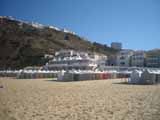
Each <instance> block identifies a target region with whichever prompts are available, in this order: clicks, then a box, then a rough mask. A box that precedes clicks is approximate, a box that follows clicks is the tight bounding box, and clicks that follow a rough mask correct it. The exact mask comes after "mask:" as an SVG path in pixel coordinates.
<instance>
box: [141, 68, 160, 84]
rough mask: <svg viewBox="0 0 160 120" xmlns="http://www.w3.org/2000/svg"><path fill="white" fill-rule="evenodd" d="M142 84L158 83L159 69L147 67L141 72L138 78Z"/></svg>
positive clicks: (159, 78)
mask: <svg viewBox="0 0 160 120" xmlns="http://www.w3.org/2000/svg"><path fill="white" fill-rule="evenodd" d="M140 83H142V84H156V83H160V70H151V69H147V70H145V71H144V72H143V73H142V77H141V80H140Z"/></svg>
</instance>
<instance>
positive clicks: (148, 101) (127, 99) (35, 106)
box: [0, 78, 160, 120]
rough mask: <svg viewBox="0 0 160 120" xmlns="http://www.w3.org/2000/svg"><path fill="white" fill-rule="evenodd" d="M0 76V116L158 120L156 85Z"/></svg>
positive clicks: (14, 119) (13, 119)
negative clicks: (19, 78) (59, 80)
mask: <svg viewBox="0 0 160 120" xmlns="http://www.w3.org/2000/svg"><path fill="white" fill-rule="evenodd" d="M121 82H122V80H118V79H116V80H95V81H78V82H56V81H53V80H47V79H36V80H17V79H13V78H0V119H1V120H158V119H160V85H128V84H123V83H121Z"/></svg>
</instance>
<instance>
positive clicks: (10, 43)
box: [0, 17, 117, 69]
mask: <svg viewBox="0 0 160 120" xmlns="http://www.w3.org/2000/svg"><path fill="white" fill-rule="evenodd" d="M60 49H75V50H83V51H90V52H98V53H103V54H107V55H111V54H115V53H116V52H117V51H116V50H114V49H111V48H110V47H107V46H106V45H102V44H99V43H95V42H94V43H92V42H90V41H87V40H85V39H83V38H82V37H79V36H78V35H76V34H75V33H73V32H70V31H67V30H65V29H64V30H61V29H59V28H56V27H53V26H44V25H41V24H37V23H29V22H24V21H20V20H16V19H13V18H10V17H0V69H8V68H11V69H18V68H23V67H25V66H31V65H43V64H44V63H45V62H46V60H45V59H44V57H43V56H44V54H53V53H54V52H55V51H57V50H60Z"/></svg>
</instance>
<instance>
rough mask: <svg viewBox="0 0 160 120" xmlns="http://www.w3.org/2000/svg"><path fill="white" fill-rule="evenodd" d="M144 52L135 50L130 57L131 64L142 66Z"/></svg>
mask: <svg viewBox="0 0 160 120" xmlns="http://www.w3.org/2000/svg"><path fill="white" fill-rule="evenodd" d="M144 60H145V52H144V51H135V52H134V53H133V55H132V57H131V65H132V66H136V67H144V62H145V61H144Z"/></svg>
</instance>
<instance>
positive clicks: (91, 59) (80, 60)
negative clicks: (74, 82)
mask: <svg viewBox="0 0 160 120" xmlns="http://www.w3.org/2000/svg"><path fill="white" fill-rule="evenodd" d="M106 59H107V57H106V56H104V55H97V54H89V53H86V52H78V51H74V50H61V51H58V52H56V53H55V57H54V58H53V59H52V60H50V61H49V62H48V63H47V64H46V65H45V68H47V69H49V70H66V71H67V70H95V69H97V68H98V67H100V66H103V65H105V61H106Z"/></svg>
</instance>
